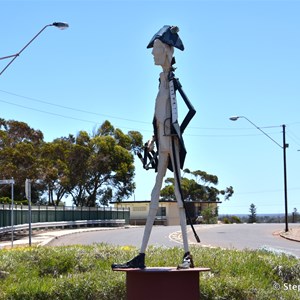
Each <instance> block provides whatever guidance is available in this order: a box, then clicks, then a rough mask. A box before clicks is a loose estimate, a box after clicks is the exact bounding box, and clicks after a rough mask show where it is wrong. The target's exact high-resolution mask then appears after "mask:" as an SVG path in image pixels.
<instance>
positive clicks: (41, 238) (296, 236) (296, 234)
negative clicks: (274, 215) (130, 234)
mask: <svg viewBox="0 0 300 300" xmlns="http://www.w3.org/2000/svg"><path fill="white" fill-rule="evenodd" d="M114 229H120V227H95V228H79V229H61V230H47V231H34V233H33V235H32V238H31V245H34V246H46V245H47V244H49V243H50V242H51V241H52V240H54V239H57V238H59V237H61V236H65V235H68V234H75V233H84V232H91V231H99V230H114ZM204 230H205V229H204ZM277 234H279V235H280V236H281V237H282V238H286V239H288V240H293V241H298V242H300V226H299V227H298V226H297V227H293V228H291V229H290V230H289V231H288V232H284V231H281V232H277ZM28 245H29V237H28V235H27V236H25V237H22V238H20V239H18V240H15V241H14V242H13V246H14V247H26V246H28ZM11 246H12V243H11V239H10V237H9V236H7V240H5V241H0V249H7V248H11Z"/></svg>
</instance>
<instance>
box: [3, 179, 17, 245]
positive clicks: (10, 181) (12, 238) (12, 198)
mask: <svg viewBox="0 0 300 300" xmlns="http://www.w3.org/2000/svg"><path fill="white" fill-rule="evenodd" d="M0 184H11V247H13V246H14V184H15V181H14V179H13V178H12V179H3V180H0Z"/></svg>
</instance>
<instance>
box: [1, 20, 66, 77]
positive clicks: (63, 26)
mask: <svg viewBox="0 0 300 300" xmlns="http://www.w3.org/2000/svg"><path fill="white" fill-rule="evenodd" d="M49 26H54V27H57V28H59V29H61V30H63V29H66V28H68V27H69V25H68V23H64V22H54V23H52V24H48V25H46V26H44V27H43V28H42V29H41V30H40V31H39V32H38V33H37V34H36V35H35V36H34V37H33V38H32V39H31V40H30V41H29V42H28V43H27V44H26V45H25V46H24V47H23V48H22V49H21V50H20V51H19V52H18V53H16V54H12V55H8V56H4V57H0V60H2V59H7V58H13V59H12V60H11V61H10V62H9V63H8V64H7V65H6V66H5V67H4V69H3V70H2V71H1V73H0V76H1V75H2V74H3V73H4V71H5V70H6V69H7V68H8V67H9V66H10V65H11V64H12V63H13V61H14V60H15V59H16V58H17V57H18V56H19V55H20V54H21V53H22V52H23V51H24V50H25V49H26V48H27V47H28V46H29V45H30V44H31V43H32V42H33V41H34V40H35V39H36V38H37V37H38V36H39V35H40V34H41V33H42V32H43V31H44V30H45V29H46V28H47V27H49Z"/></svg>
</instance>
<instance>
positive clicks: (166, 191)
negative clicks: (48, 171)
mask: <svg viewBox="0 0 300 300" xmlns="http://www.w3.org/2000/svg"><path fill="white" fill-rule="evenodd" d="M186 175H190V176H192V178H191V179H189V178H187V177H185V176H186ZM218 181H219V180H218V177H217V176H216V175H212V174H208V173H207V172H205V171H201V170H196V171H190V170H189V169H185V170H184V171H183V178H182V179H181V187H182V193H183V198H184V199H185V200H186V201H209V202H215V201H219V200H220V197H221V196H223V198H224V200H229V198H230V197H231V196H232V195H233V193H234V190H233V187H232V186H230V187H227V188H225V189H221V190H220V189H217V188H216V186H217V185H218ZM165 183H166V186H165V187H164V188H163V189H162V190H161V198H162V199H163V200H175V193H174V179H173V178H167V179H166V180H165Z"/></svg>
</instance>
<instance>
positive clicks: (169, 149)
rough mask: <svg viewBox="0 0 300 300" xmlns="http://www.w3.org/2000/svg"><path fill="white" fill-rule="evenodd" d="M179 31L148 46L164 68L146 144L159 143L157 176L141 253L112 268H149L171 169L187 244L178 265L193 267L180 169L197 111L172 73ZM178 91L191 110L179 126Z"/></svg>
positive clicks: (172, 29) (166, 30)
mask: <svg viewBox="0 0 300 300" xmlns="http://www.w3.org/2000/svg"><path fill="white" fill-rule="evenodd" d="M178 31H179V29H178V27H176V26H168V25H166V26H164V27H163V28H161V29H160V30H159V31H158V32H157V33H156V34H155V35H154V36H153V38H152V39H151V41H150V43H149V44H148V46H147V48H153V49H152V55H153V57H154V63H155V65H158V66H161V67H162V72H161V73H160V78H159V82H160V84H159V90H158V94H157V97H156V101H155V111H154V120H153V126H154V137H153V138H152V140H150V141H149V142H148V143H147V148H146V150H145V151H147V153H148V154H149V153H153V152H154V151H153V148H154V143H155V144H156V147H157V153H156V154H155V155H154V157H153V160H154V161H155V162H153V160H152V164H153V165H155V169H156V171H157V176H156V181H155V185H154V187H153V190H152V193H151V202H150V210H149V214H148V217H147V222H146V226H145V230H144V236H143V240H142V245H141V248H140V253H139V255H137V256H136V257H135V258H133V259H132V260H130V261H128V262H126V263H124V264H113V265H112V268H113V269H114V268H140V269H144V268H145V267H146V266H145V252H146V248H147V245H148V241H149V238H150V234H151V230H152V227H153V224H154V220H155V217H156V214H157V210H158V206H159V197H160V190H161V187H162V182H163V178H164V176H165V175H166V171H167V169H168V168H169V169H170V170H171V171H173V173H174V183H175V184H174V187H175V196H176V200H177V204H178V210H179V218H180V226H181V232H182V240H183V247H184V256H183V261H182V262H181V263H180V264H179V265H178V268H183V269H186V268H190V267H194V265H193V260H192V256H191V255H190V252H189V245H188V237H187V229H186V212H185V208H184V202H183V201H184V199H183V198H182V191H181V186H180V179H181V176H180V169H181V168H182V167H183V162H184V158H185V155H186V150H185V147H184V143H183V139H182V133H183V131H184V129H185V128H186V126H187V125H188V123H189V122H190V120H191V119H192V117H193V116H194V114H195V113H196V111H195V110H194V108H193V106H192V105H191V104H190V102H189V100H188V99H187V97H186V96H185V94H184V93H183V91H182V89H181V85H180V83H179V81H178V79H176V78H175V77H174V73H173V71H174V69H173V67H172V65H173V63H174V62H175V59H174V57H173V54H174V47H175V48H178V49H180V50H184V46H183V44H182V41H181V39H180V38H179V36H178ZM176 90H179V92H180V94H181V95H182V96H183V97H184V101H185V103H186V105H187V106H188V109H189V112H188V114H187V115H186V117H185V118H184V121H183V122H182V124H181V125H180V126H179V124H178V115H177V102H176ZM146 155H147V154H146ZM150 157H151V156H150ZM144 167H145V164H144Z"/></svg>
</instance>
